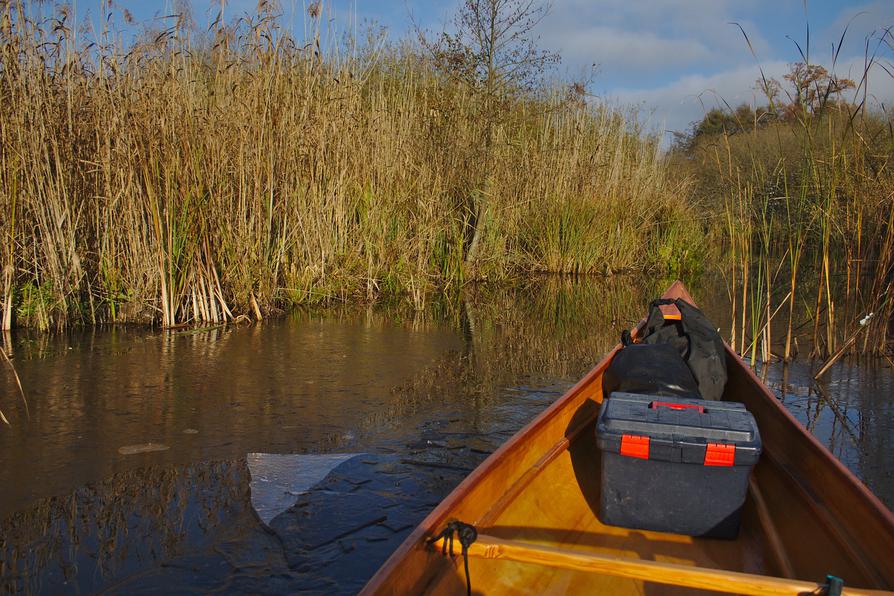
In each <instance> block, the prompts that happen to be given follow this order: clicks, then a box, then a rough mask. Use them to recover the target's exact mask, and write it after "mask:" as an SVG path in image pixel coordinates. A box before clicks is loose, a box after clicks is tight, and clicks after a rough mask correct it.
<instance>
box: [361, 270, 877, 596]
mask: <svg viewBox="0 0 894 596" xmlns="http://www.w3.org/2000/svg"><path fill="white" fill-rule="evenodd" d="M663 297H665V298H684V299H685V300H687V301H689V302H690V303H693V302H692V298H691V297H690V296H689V294H688V292H687V291H686V288H685V287H684V286H683V284H682V283H680V282H675V283H674V284H673V285H672V286H671V287H670V288H669V289H668V290H667V292H665V294H664V296H663ZM643 324H644V322H641V323H640V324H639V326H638V327H637V328H636V329H635V330H634V332H633V334H634V336H635V335H636V333H637V332H638V331H640V330H641V329H642V326H643ZM619 348H620V346H617V347H615V348H614V349H613V350H612V351H611V352H610V353H609V354H608V355H606V356H605V358H604V359H603V360H602V361H601V362H599V364H597V365H596V367H595V368H593V370H591V371H590V372H589V373H588V374H587V375H586V376H585V377H584V378H583V379H581V380H580V381H579V382H578V383H577V384H576V385H575V386H574V387H572V388H571V389H570V390H569V391H568V392H567V393H566V394H565V395H564V396H562V397H561V398H560V399H559V400H557V401H556V402H555V403H553V404H552V405H551V406H550V407H548V408H547V409H546V410H545V411H544V412H543V413H542V414H540V416H538V417H537V418H536V419H535V420H533V421H532V422H531V423H530V424H528V425H527V426H526V427H524V428H523V429H522V430H521V431H519V432H518V433H517V434H516V435H515V436H514V437H512V438H511V439H510V440H509V441H508V442H507V443H505V444H504V445H503V446H501V447H500V448H499V449H498V450H497V451H496V452H494V453H493V454H492V455H491V456H490V457H489V458H488V459H487V460H485V461H484V462H483V463H482V464H481V465H480V466H479V467H478V468H477V469H475V470H474V471H473V472H472V473H471V474H470V475H469V476H468V477H467V478H466V479H465V480H464V481H463V482H462V483H461V484H460V485H459V486H458V487H457V488H456V489H455V490H454V491H453V492H452V493H450V495H448V496H447V498H446V499H444V501H443V502H441V503H440V505H438V507H437V508H435V510H434V511H432V513H431V514H430V515H429V516H428V517H427V518H426V519H425V520H424V521H423V522H422V523H421V524H420V525H419V526H418V527H417V528H416V529H415V530H414V531H413V532H412V533H411V534H410V535H409V537H408V538H407V539H406V541H405V542H404V543H403V544H402V545H401V546H400V547H399V548H398V549H397V550H396V551H395V552H394V553H393V554H392V555H391V557H390V558H389V559H388V560H387V561H386V563H385V564H384V565H383V566H382V567H381V568H380V569H379V570H378V572H377V573H376V574H375V575H374V576H373V577H372V579H370V581H369V583H368V584H367V585H366V587H365V588H364V590H363V592H362V593H364V594H418V593H434V594H462V593H466V591H467V580H466V575H465V567H464V563H465V562H467V564H468V569H469V575H468V582H469V586H470V588H471V592H473V593H481V594H494V593H529V594H533V593H536V594H544V593H562V594H566V593H590V594H650V595H651V594H691V593H735V594H807V593H812V594H824V593H828V594H835V593H836V592H838V591H839V588H840V583H839V582H838V580H837V579H836V578H841V580H843V584H844V592H843V593H845V594H879V593H890V592H885V590H891V589H892V588H894V516H892V514H891V512H890V511H889V510H888V509H887V508H886V507H885V506H884V505H883V504H882V503H881V502H880V501H879V500H878V498H876V497H875V496H874V495H873V494H872V493H871V492H870V491H869V490H868V489H867V488H866V487H865V486H864V485H863V484H862V483H861V482H860V481H859V480H858V479H857V478H856V477H855V476H854V475H853V474H852V473H851V472H850V471H849V470H848V469H847V468H845V467H844V466H843V465H842V464H841V463H840V462H839V461H838V460H837V459H836V458H835V457H834V456H833V455H832V454H831V453H829V451H828V450H827V449H826V448H825V447H823V445H822V444H820V443H819V442H818V441H817V440H816V439H815V438H814V437H813V436H812V435H810V433H808V432H807V431H806V430H805V429H804V427H803V426H801V424H800V423H798V422H797V421H796V420H795V418H794V417H792V415H791V414H790V413H789V412H788V411H787V410H786V409H785V408H784V407H783V406H782V405H781V404H780V402H779V401H778V400H777V399H776V398H775V397H774V395H773V394H772V393H771V392H770V391H769V390H768V389H767V387H766V386H765V385H764V384H762V383H761V381H760V380H759V379H758V378H757V377H756V376H755V375H754V373H753V372H752V371H751V369H750V368H749V367H748V366H746V365H745V363H744V362H743V361H742V360H741V359H740V358H739V357H738V356H737V355H736V354H735V353H734V352H733V351H732V350H731V349H730V348H729V347H728V346H727V347H726V357H727V368H728V375H729V380H728V382H727V385H726V388H725V392H724V399H726V400H732V401H738V402H742V403H744V404H745V405H746V407H747V408H748V410H749V411H750V412H751V413H752V414H753V415H754V417H755V419H756V420H757V424H758V427H759V429H760V432H761V436H762V439H763V453H762V455H761V458H760V461H759V462H758V464H757V465H756V466H755V468H754V472H753V474H752V476H751V480H750V481H749V489H748V495H747V498H746V502H745V506H744V509H743V514H742V528H741V531H740V533H739V536H738V538H736V539H735V540H719V539H708V538H693V537H689V536H681V535H676V534H667V533H661V532H651V531H643V530H629V529H624V528H618V527H611V526H606V525H603V524H602V523H600V521H599V518H598V516H597V512H598V508H599V490H600V487H599V483H600V472H599V465H600V463H599V454H598V450H597V447H596V441H595V432H594V425H595V421H596V417H597V414H598V411H599V404H600V403H601V401H602V398H603V396H602V382H601V381H602V374H603V371H605V369H606V367H607V366H608V364H609V362H610V361H611V359H612V357H613V356H614V354H615V353H616V352H617V350H618V349H619ZM452 520H459V521H461V522H463V523H466V524H470V525H472V526H473V527H474V528H475V530H476V531H477V539H476V540H475V541H474V542H472V543H471V545H470V546H469V547H468V551H467V555H468V557H467V558H464V557H462V556H461V553H460V551H461V550H462V549H461V548H460V544H459V541H458V540H457V541H455V542H454V544H453V547H454V549H453V550H454V553H455V555H456V556H453V557H451V556H449V554H448V555H446V556H445V555H444V554H443V553H442V548H443V547H445V546H446V544H445V541H446V538H441V539H439V540H435V541H433V540H432V539H437V538H438V536H439V534H440V533H441V532H442V530H443V529H444V528H445V526H446V525H447V524H448V522H450V521H452ZM830 576H831V577H830Z"/></svg>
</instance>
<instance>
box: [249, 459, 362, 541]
mask: <svg viewBox="0 0 894 596" xmlns="http://www.w3.org/2000/svg"><path fill="white" fill-rule="evenodd" d="M357 455H361V454H359V453H325V454H305V453H294V454H292V453H285V454H283V453H249V454H248V455H247V456H246V460H247V461H248V470H249V472H251V484H250V486H251V504H252V507H254V509H255V511H257V513H258V517H260V518H261V521H263V522H264V523H265V524H269V523H270V520H271V519H273V518H274V517H276V516H277V515H279V514H280V513H282V512H283V511H285V510H286V509H288V508H289V507H291V506H292V505H294V504H295V501H296V500H297V499H298V496H299V495H301V494H303V493H305V492H307V491H308V490H310V489H311V488H313V487H314V485H316V484H317V483H319V482H320V481H321V480H323V479H324V478H325V477H326V475H327V474H329V472H331V471H332V470H333V469H335V467H336V466H338V465H339V464H342V463H344V462H346V461H348V460H349V459H351V458H352V457H356V456H357Z"/></svg>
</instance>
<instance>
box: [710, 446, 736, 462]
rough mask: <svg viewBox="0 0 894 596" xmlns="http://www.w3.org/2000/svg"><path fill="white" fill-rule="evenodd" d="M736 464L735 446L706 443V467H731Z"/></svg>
mask: <svg viewBox="0 0 894 596" xmlns="http://www.w3.org/2000/svg"><path fill="white" fill-rule="evenodd" d="M735 463H736V446H735V445H723V444H721V443H708V448H707V449H706V450H705V465H706V466H732V465H735Z"/></svg>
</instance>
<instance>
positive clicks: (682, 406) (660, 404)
mask: <svg viewBox="0 0 894 596" xmlns="http://www.w3.org/2000/svg"><path fill="white" fill-rule="evenodd" d="M649 407H650V408H651V409H653V410H654V409H656V408H670V409H671V410H698V413H699V414H704V413H705V407H704V406H697V405H695V404H675V403H673V402H669V401H653V402H652V403H650V404H649Z"/></svg>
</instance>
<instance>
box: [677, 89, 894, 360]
mask: <svg viewBox="0 0 894 596" xmlns="http://www.w3.org/2000/svg"><path fill="white" fill-rule="evenodd" d="M891 125H892V120H891V116H890V115H889V114H886V113H884V112H883V111H880V110H878V111H871V110H868V109H866V108H865V106H859V105H854V104H852V103H848V102H840V103H833V102H831V101H830V102H829V105H827V106H824V109H822V110H821V111H817V112H816V113H801V114H799V115H797V116H796V117H793V118H787V119H783V120H779V121H776V122H772V123H769V124H766V125H758V126H750V127H749V126H742V127H739V130H738V131H736V132H734V133H729V132H723V133H720V134H714V135H708V136H706V137H704V138H702V139H699V140H698V142H697V143H695V146H694V147H693V148H692V149H691V151H690V152H689V153H688V157H687V160H689V163H688V165H689V166H696V167H697V168H700V171H699V173H698V174H697V177H698V178H699V179H700V182H699V183H698V184H697V185H696V186H697V188H699V189H700V195H701V198H700V199H697V200H700V201H702V202H703V203H705V204H707V203H709V202H713V206H712V208H713V209H716V210H718V211H721V212H722V213H723V214H724V224H723V225H722V226H718V228H719V236H720V240H719V244H720V245H722V246H725V247H726V248H727V249H728V250H727V252H726V254H727V255H728V260H727V264H726V266H725V270H726V271H727V281H728V287H729V290H730V298H731V304H732V310H733V320H734V323H733V325H732V326H731V328H730V330H729V337H730V339H731V343H732V344H733V345H734V346H736V348H737V350H738V351H739V352H740V353H742V354H743V355H746V356H748V357H749V358H750V359H751V361H752V362H755V361H757V360H762V361H764V362H767V361H769V360H771V359H773V358H774V357H779V358H781V359H783V360H788V359H790V358H791V357H793V356H794V355H795V353H796V352H797V348H796V341H795V340H794V337H795V336H796V335H797V331H798V330H799V329H800V330H802V331H803V332H806V336H807V338H806V339H808V342H805V343H809V344H810V345H811V346H812V348H811V353H810V355H811V356H820V357H828V356H830V355H832V354H836V353H837V352H839V351H840V350H842V348H844V351H855V352H860V353H871V354H881V353H885V351H886V350H887V349H888V346H889V344H890V340H891V329H890V321H891V320H892V315H894V303H892V301H891V300H890V299H889V296H890V295H891V293H892V284H894V226H892V224H894V220H892V217H894V216H892V214H894V171H892V169H891V167H892V159H894V150H892V148H894V136H892V133H891V131H892V128H891ZM718 203H719V204H718ZM774 333H775V335H774ZM844 351H842V352H841V353H840V354H838V355H839V356H840V355H842V354H843V353H844Z"/></svg>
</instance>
